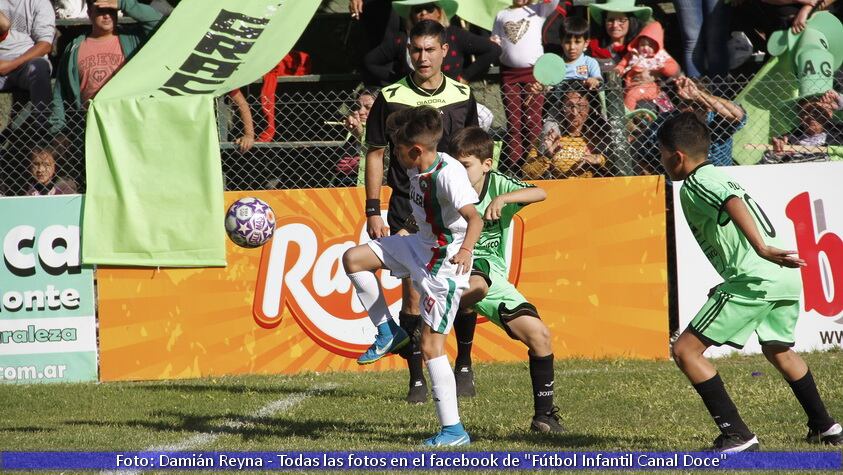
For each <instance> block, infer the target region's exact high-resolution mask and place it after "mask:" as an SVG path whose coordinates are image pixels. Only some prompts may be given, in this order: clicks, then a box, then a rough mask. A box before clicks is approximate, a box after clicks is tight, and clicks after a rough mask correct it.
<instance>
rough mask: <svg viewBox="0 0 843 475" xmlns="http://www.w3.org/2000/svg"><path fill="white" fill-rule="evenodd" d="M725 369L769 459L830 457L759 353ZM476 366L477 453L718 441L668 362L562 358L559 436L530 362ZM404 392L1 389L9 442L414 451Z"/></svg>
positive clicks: (210, 386) (305, 386) (230, 386)
mask: <svg viewBox="0 0 843 475" xmlns="http://www.w3.org/2000/svg"><path fill="white" fill-rule="evenodd" d="M805 358H806V360H807V361H808V363H809V365H810V366H811V368H812V371H813V372H814V375H815V378H816V380H817V381H818V385H819V388H820V392H821V394H822V395H823V397H824V399H825V401H826V403H827V405H828V407H829V411H830V412H831V413H832V415H836V416H837V417H839V418H843V352H841V351H831V352H826V353H811V354H806V355H805ZM716 364H717V366H718V368H719V370H720V372H721V374H722V375H723V378H724V380H725V382H726V386H727V388H728V389H729V390H730V391H731V394H732V396H733V398H734V399H735V402H736V404H737V405H738V408H739V409H741V413H742V415H743V416H744V418H745V420H746V421H747V423H748V425H749V426H750V428H751V429H753V430H754V431H755V432H756V433H757V434H758V436H759V439H760V440H761V444H762V450H833V449H829V448H825V449H823V448H819V447H817V446H813V445H809V444H807V443H806V442H804V440H803V437H804V435H805V433H806V431H807V429H806V427H805V416H804V414H803V412H802V409H801V407H800V406H799V404H798V403H797V401H796V399H795V398H794V397H793V394H792V393H791V391H790V388H789V387H788V385H787V384H786V383H785V382H784V381H783V380H782V379H781V377H780V376H779V375H778V374H777V373H776V372H775V370H774V369H773V368H772V367H771V366H769V365H768V364H767V363H766V361H765V360H764V359H763V357H760V356H753V357H729V358H725V359H720V360H717V362H716ZM475 371H476V374H477V389H478V396H477V397H476V398H472V399H461V400H460V410H461V413H462V417H463V421H464V422H465V424H466V427H467V428H468V430H469V432H470V433H471V436H472V438H473V439H474V441H475V442H474V443H473V445H472V446H471V449H472V450H580V451H585V450H589V451H594V450H633V449H636V450H665V451H670V450H698V449H701V448H704V447H706V446H708V445H709V444H710V442H711V441H712V440H713V439H714V437H715V435H716V430H715V427H714V425H713V423H712V422H711V421H710V419H709V416H708V413H707V412H706V410H705V408H704V406H703V404H702V402H701V401H700V400H699V398H698V396H697V394H696V393H695V392H694V390H693V389H692V388H691V386H690V385H689V384H688V382H687V381H686V380H685V379H684V376H682V374H681V373H680V372H679V371H678V370H677V369H676V368H675V367H674V366H673V363H672V362H669V361H637V360H606V361H590V360H562V361H558V362H557V364H556V395H557V396H556V399H557V405H558V406H559V407H560V409H561V416H562V418H563V424H564V425H565V426H566V427H567V428H568V433H566V434H563V435H558V436H547V435H539V434H532V433H530V432H528V431H527V428H528V427H529V422H530V417H531V410H532V402H531V399H530V396H529V387H530V386H529V376H528V372H527V365H526V363H523V364H480V365H476V369H475ZM759 372H760V374H758V373H759ZM404 384H405V382H404V374H403V373H398V372H385V373H362V374H351V373H328V374H305V375H300V376H292V377H288V376H248V377H228V378H217V379H198V380H188V381H176V382H140V383H109V384H73V385H37V386H16V385H5V386H0V405H2V406H1V407H2V408H3V409H2V417H0V447H2V450H70V449H77V450H78V449H85V450H101V451H108V450H145V449H151V448H155V449H159V450H187V451H213V450H232V451H241V450H242V451H251V450H255V451H261V450H268V451H274V450H317V451H321V450H395V451H406V450H415V449H418V448H419V447H418V444H419V443H420V442H421V440H422V439H423V438H425V437H427V436H429V435H431V434H432V433H434V432H435V431H436V430H437V426H438V424H437V420H436V415H435V413H434V408H433V404H432V403H430V402H428V403H427V404H424V405H417V406H409V405H407V404H406V403H405V402H404V401H403V396H404V394H405V386H404ZM193 473H196V472H193Z"/></svg>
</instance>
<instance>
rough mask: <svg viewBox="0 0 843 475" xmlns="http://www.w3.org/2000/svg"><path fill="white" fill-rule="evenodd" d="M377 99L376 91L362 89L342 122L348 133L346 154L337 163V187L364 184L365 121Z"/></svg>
mask: <svg viewBox="0 0 843 475" xmlns="http://www.w3.org/2000/svg"><path fill="white" fill-rule="evenodd" d="M377 97H378V90H377V89H365V88H364V89H363V90H362V91H360V94H359V95H358V96H357V103H356V104H355V106H354V109H353V110H352V111H351V113H350V114H348V115H347V116H345V119H344V120H343V121H342V124H343V127H345V129H346V130H347V131H348V147H346V153H345V154H344V155H343V157H342V158H340V161H339V162H337V178H338V179H337V185H338V186H363V185H365V184H366V183H365V182H366V180H365V175H366V147H365V140H364V139H365V137H366V120H367V119H368V118H369V111H370V110H371V109H372V105H373V104H374V103H375V99H376V98H377Z"/></svg>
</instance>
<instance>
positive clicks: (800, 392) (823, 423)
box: [788, 369, 834, 432]
mask: <svg viewBox="0 0 843 475" xmlns="http://www.w3.org/2000/svg"><path fill="white" fill-rule="evenodd" d="M788 384H790V389H792V390H793V394H795V395H796V399H798V400H799V404H802V409H805V414H807V415H808V428H809V429H811V430H815V431H818V432H823V431H826V430H828V428H829V427H831V426H832V425H834V419H832V418H831V416H829V415H828V411H826V409H825V404H823V400H822V398H821V397H820V393H819V391H817V384H816V383H815V382H814V376H813V375H811V370H810V369H809V370H808V372H807V373H806V374H805V376H802V378H801V379H798V380H796V381H793V382H788Z"/></svg>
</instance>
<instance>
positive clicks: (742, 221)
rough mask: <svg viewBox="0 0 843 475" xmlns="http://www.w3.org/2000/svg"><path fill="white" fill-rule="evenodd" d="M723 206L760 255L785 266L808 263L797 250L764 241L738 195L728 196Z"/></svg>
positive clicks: (802, 265)
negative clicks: (797, 253)
mask: <svg viewBox="0 0 843 475" xmlns="http://www.w3.org/2000/svg"><path fill="white" fill-rule="evenodd" d="M723 208H724V210H725V211H726V213H727V214H728V215H729V217H730V218H732V221H734V223H735V226H737V227H738V229H739V230H740V232H742V233H743V235H744V236H746V239H747V241H749V244H750V245H751V246H752V248H753V249H755V252H756V253H757V254H758V255H759V256H761V257H762V258H764V259H767V260H768V261H770V262H772V263H774V264H778V265H780V266H785V267H804V266H805V265H806V263H805V261H804V260H802V259H800V258H799V256H796V255H795V254H796V251H785V250H782V249H779V248H776V247H773V246H768V245H767V244H766V243H765V242H764V237H763V236H761V232H760V231H758V226H756V225H755V221H754V220H753V219H752V216H751V215H750V214H749V209H748V208H747V207H746V204H744V202H743V200H742V199H740V198H738V197H737V196H732V197H730V198H727V200H726V203H725V204H724V205H723Z"/></svg>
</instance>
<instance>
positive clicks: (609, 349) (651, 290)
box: [97, 177, 668, 381]
mask: <svg viewBox="0 0 843 475" xmlns="http://www.w3.org/2000/svg"><path fill="white" fill-rule="evenodd" d="M538 184H539V185H540V186H542V187H543V188H544V189H546V190H547V193H548V199H547V200H546V201H544V202H542V203H538V204H534V205H530V206H528V207H526V208H525V209H524V210H522V211H521V213H520V214H519V216H520V220H519V221H518V222H517V223H516V224H517V225H516V226H515V227H514V228H515V230H514V235H513V237H512V239H510V240H509V241H510V243H511V247H512V248H511V250H510V252H509V254H510V256H511V257H510V280H511V281H512V282H515V283H516V284H517V287H518V289H519V290H520V291H521V292H522V293H523V294H524V295H525V296H526V297H527V298H528V299H529V300H530V301H531V302H533V303H534V304H535V305H536V307H537V308H538V309H539V312H540V314H541V316H542V319H543V320H544V321H545V322H546V323H547V324H548V326H549V327H550V329H551V332H552V334H553V345H554V352H555V354H556V356H557V358H560V357H561V358H564V357H574V356H583V357H619V356H626V357H637V358H665V357H667V352H668V346H667V343H668V316H667V263H666V255H665V249H666V244H665V207H664V181H663V180H661V179H660V178H659V177H630V178H605V179H590V180H565V181H543V182H540V183H538ZM244 196H256V197H258V198H260V199H262V200H264V201H266V202H267V203H269V205H270V206H272V208H273V209H274V211H275V214H276V215H277V218H278V224H277V229H276V233H275V237H274V238H273V240H272V241H270V242H269V243H267V244H266V245H265V246H264V247H262V248H259V249H243V248H240V247H237V246H236V245H234V244H233V243H231V242H229V243H228V266H227V267H225V268H201V269H137V268H134V269H124V268H103V267H101V268H99V269H98V272H97V281H98V299H99V328H100V355H101V356H100V377H101V379H102V380H103V381H115V380H148V379H179V378H194V377H200V376H217V375H231V374H273V373H288V374H289V373H298V372H302V371H373V370H375V371H377V370H383V369H393V368H400V367H404V361H403V360H401V359H400V358H399V357H397V356H393V357H388V358H384V359H383V360H381V361H379V362H377V363H375V364H373V365H368V366H364V367H359V366H358V365H357V364H356V362H355V358H356V356H357V355H359V354H360V353H362V352H363V351H364V350H365V348H366V347H367V346H368V345H369V344H370V343H371V341H372V339H373V338H374V328H373V326H372V325H371V323H370V322H369V319H368V317H367V316H366V314H365V312H364V311H363V309H362V307H361V305H360V304H359V302H358V301H357V298H356V296H355V295H354V292H353V290H352V287H351V283H350V281H349V280H348V278H347V277H346V276H345V273H344V272H343V269H342V264H341V257H342V253H343V252H344V251H345V249H347V248H349V247H351V246H353V245H355V244H357V243H360V242H362V241H364V240H366V239H367V238H366V233H365V218H364V213H363V203H364V198H365V197H364V193H363V190H362V189H359V188H337V189H309V190H279V191H252V192H231V193H226V196H225V199H226V202H227V203H230V202H233V201H234V200H236V199H238V198H241V197H244ZM382 201H383V202H384V203H386V202H387V201H386V200H385V199H384V200H382ZM220 224H221V225H222V217H220ZM381 274H382V275H381V276H382V281H383V283H384V288H385V290H386V292H385V293H386V297H387V302H388V304H389V305H390V308H391V309H393V310H394V312H395V314H397V310H398V309H399V308H400V282H399V281H398V280H397V279H394V278H393V277H391V276H390V275H389V274H388V273H386V272H382V273H381ZM474 342H475V345H474V350H473V359H474V360H476V361H520V360H525V359H526V348H524V347H523V345H521V344H520V343H519V342H517V341H514V340H511V339H509V337H507V335H506V334H505V333H504V332H503V331H502V330H500V329H499V328H497V327H496V326H494V324H492V323H489V322H485V321H484V322H483V323H480V324H479V325H478V326H477V331H476V334H475V338H474ZM448 351H449V354H450V355H451V358H452V359H453V356H454V354H455V352H456V342H455V340H454V338H453V337H450V338H449V340H448Z"/></svg>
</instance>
